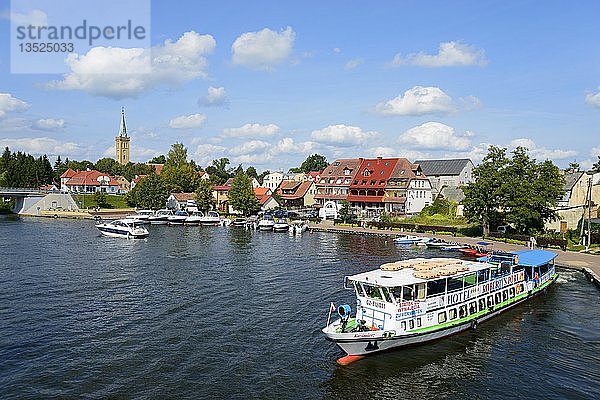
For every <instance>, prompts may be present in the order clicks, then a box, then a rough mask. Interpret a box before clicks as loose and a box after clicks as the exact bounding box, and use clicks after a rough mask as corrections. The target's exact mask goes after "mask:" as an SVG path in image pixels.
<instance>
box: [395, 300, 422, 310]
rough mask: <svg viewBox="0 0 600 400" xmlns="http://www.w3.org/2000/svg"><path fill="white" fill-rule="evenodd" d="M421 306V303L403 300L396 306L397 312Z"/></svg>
mask: <svg viewBox="0 0 600 400" xmlns="http://www.w3.org/2000/svg"><path fill="white" fill-rule="evenodd" d="M419 308H421V305H420V304H419V303H417V302H416V301H403V302H402V303H401V304H400V307H398V312H404V311H412V310H417V309H419Z"/></svg>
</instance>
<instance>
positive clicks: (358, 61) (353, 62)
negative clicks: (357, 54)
mask: <svg viewBox="0 0 600 400" xmlns="http://www.w3.org/2000/svg"><path fill="white" fill-rule="evenodd" d="M363 62H364V60H363V59H362V58H355V59H353V60H350V61H348V62H347V63H346V65H344V68H345V69H354V68H356V67H358V66H359V65H361V64H362V63H363Z"/></svg>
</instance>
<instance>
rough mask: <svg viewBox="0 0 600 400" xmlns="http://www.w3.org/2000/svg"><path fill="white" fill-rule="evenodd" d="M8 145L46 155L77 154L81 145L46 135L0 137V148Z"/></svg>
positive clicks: (16, 149)
mask: <svg viewBox="0 0 600 400" xmlns="http://www.w3.org/2000/svg"><path fill="white" fill-rule="evenodd" d="M6 146H8V147H9V148H10V149H11V151H18V150H20V151H23V152H26V153H31V154H36V155H41V154H46V155H48V156H65V155H66V156H73V155H75V156H78V155H80V154H81V152H82V149H81V147H80V146H79V145H78V144H76V143H72V142H65V143H63V142H59V141H58V140H56V139H51V138H47V137H37V138H20V139H0V148H4V147H6Z"/></svg>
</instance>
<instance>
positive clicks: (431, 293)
mask: <svg viewBox="0 0 600 400" xmlns="http://www.w3.org/2000/svg"><path fill="white" fill-rule="evenodd" d="M556 256H557V254H556V253H553V252H550V251H546V250H523V251H516V252H513V253H510V254H506V253H505V254H502V255H497V256H494V255H491V256H490V258H489V259H487V262H482V261H469V260H458V259H455V258H431V259H425V258H413V259H409V260H403V261H396V262H392V263H386V264H383V265H381V266H380V267H379V268H378V269H375V270H372V271H367V272H363V273H360V274H356V275H352V276H347V277H346V278H345V281H344V286H345V288H346V289H350V290H353V291H354V294H355V296H356V309H355V313H354V315H352V310H351V307H350V305H348V304H343V305H340V306H339V307H337V313H338V315H339V318H338V319H337V320H335V321H333V322H331V323H330V318H331V313H332V311H335V310H336V307H335V305H334V304H333V303H331V304H330V308H329V317H328V320H327V324H326V326H325V328H323V329H322V331H323V333H324V334H325V337H326V338H327V339H328V340H330V341H332V342H334V343H335V344H336V345H338V346H339V347H340V348H341V349H342V350H343V351H344V352H345V353H346V354H347V355H346V356H345V357H342V358H340V359H339V360H338V363H339V364H341V365H346V364H348V363H350V362H353V361H356V360H358V359H360V358H362V357H364V356H365V355H367V354H371V353H377V352H380V351H384V350H389V349H394V348H399V347H403V346H408V345H415V344H422V343H425V342H429V341H432V340H437V339H441V338H444V337H446V336H450V335H453V334H456V333H459V332H461V331H465V330H468V329H474V328H476V327H477V325H478V324H479V323H482V322H484V321H487V320H489V319H491V318H493V317H495V316H497V315H499V314H500V313H502V312H504V311H506V310H508V309H510V308H512V307H515V306H517V305H519V304H522V303H524V302H526V301H528V300H530V299H531V298H533V297H535V296H537V295H539V294H541V293H544V292H545V291H546V290H547V288H548V287H549V286H550V285H552V284H553V283H554V282H555V281H556V279H557V277H558V274H557V273H556V270H555V267H554V259H555V258H556Z"/></svg>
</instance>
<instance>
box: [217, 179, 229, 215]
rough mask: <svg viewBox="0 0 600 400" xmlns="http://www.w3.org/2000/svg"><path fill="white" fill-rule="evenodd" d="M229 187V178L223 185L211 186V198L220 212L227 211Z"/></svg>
mask: <svg viewBox="0 0 600 400" xmlns="http://www.w3.org/2000/svg"><path fill="white" fill-rule="evenodd" d="M228 183H229V184H228ZM229 189H231V183H230V180H227V182H225V184H224V185H215V186H213V198H214V199H215V204H216V206H217V210H219V211H220V212H224V213H228V212H229V200H228V195H229Z"/></svg>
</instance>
